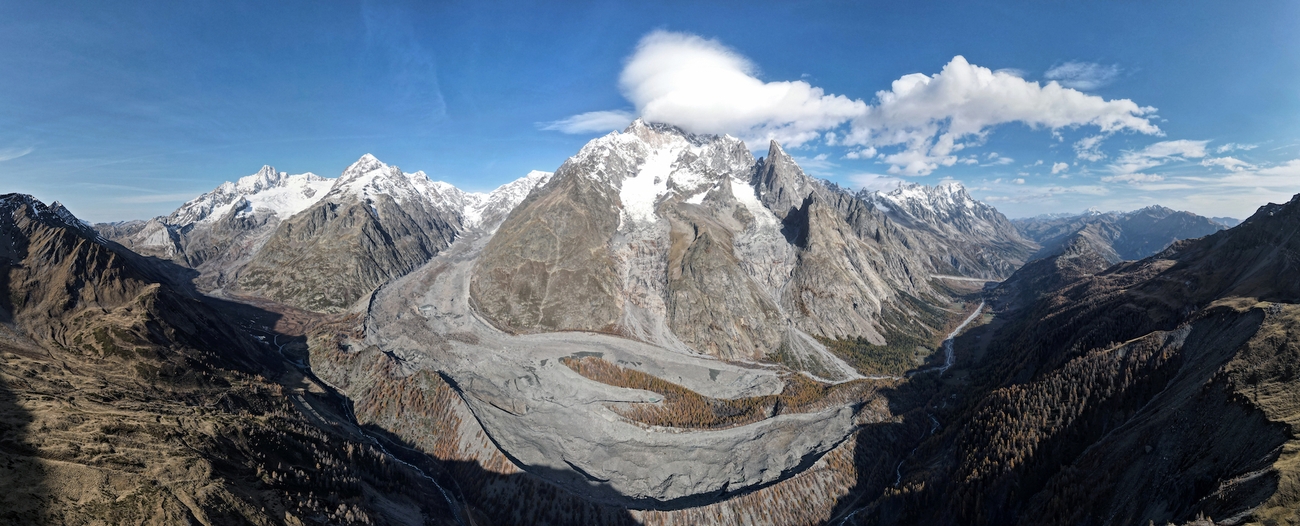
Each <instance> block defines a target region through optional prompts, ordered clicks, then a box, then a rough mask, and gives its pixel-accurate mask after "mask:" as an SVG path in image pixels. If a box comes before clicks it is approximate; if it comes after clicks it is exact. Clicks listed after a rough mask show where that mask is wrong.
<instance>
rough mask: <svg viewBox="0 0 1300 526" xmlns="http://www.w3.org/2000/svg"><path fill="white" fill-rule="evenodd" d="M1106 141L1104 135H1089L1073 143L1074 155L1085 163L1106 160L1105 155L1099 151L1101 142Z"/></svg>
mask: <svg viewBox="0 0 1300 526" xmlns="http://www.w3.org/2000/svg"><path fill="white" fill-rule="evenodd" d="M1103 140H1106V136H1105V135H1090V136H1088V137H1084V138H1082V139H1079V142H1076V143H1074V153H1075V155H1077V156H1078V157H1079V158H1080V159H1083V160H1085V161H1092V162H1096V161H1100V160H1102V159H1105V158H1106V154H1105V153H1103V152H1102V151H1101V141H1103Z"/></svg>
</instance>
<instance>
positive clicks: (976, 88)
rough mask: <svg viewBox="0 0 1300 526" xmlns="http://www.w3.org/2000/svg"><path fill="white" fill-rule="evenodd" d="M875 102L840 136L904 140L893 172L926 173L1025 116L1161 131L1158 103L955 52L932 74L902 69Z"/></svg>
mask: <svg viewBox="0 0 1300 526" xmlns="http://www.w3.org/2000/svg"><path fill="white" fill-rule="evenodd" d="M876 98H877V104H876V105H875V106H871V107H870V108H869V109H868V111H867V112H866V113H865V114H864V115H862V116H861V117H858V118H856V119H854V120H853V123H852V130H851V132H850V133H849V135H848V136H847V137H845V138H844V139H843V140H842V142H844V143H847V144H863V145H871V146H876V147H881V146H892V145H904V146H905V151H904V152H900V154H895V155H889V156H886V157H885V161H886V162H889V163H890V164H891V165H893V166H891V167H890V173H901V174H906V175H926V174H929V173H930V172H931V171H933V170H934V169H936V168H937V167H938V166H940V165H951V164H952V163H953V162H955V161H956V159H953V158H951V156H952V153H953V152H955V151H957V150H960V149H961V148H962V147H964V146H965V145H964V144H963V143H962V142H961V141H963V140H966V139H968V138H969V139H974V140H981V139H982V138H983V137H984V136H985V135H986V134H987V133H988V130H989V128H991V127H993V126H996V125H999V124H1006V123H1012V122H1019V123H1022V124H1025V125H1028V126H1030V127H1032V128H1048V129H1051V130H1057V129H1060V128H1067V127H1077V126H1096V127H1098V128H1099V129H1100V131H1101V132H1102V133H1107V134H1108V133H1114V132H1118V131H1134V132H1139V133H1145V134H1152V135H1158V134H1160V129H1159V128H1158V127H1157V126H1156V125H1155V124H1153V123H1151V121H1150V120H1149V119H1148V118H1147V117H1146V116H1147V115H1150V114H1153V113H1154V112H1155V108H1151V107H1143V106H1138V105H1137V104H1136V103H1134V102H1133V101H1131V100H1128V99H1117V100H1105V99H1102V98H1101V97H1097V96H1094V95H1088V94H1085V93H1083V92H1080V91H1077V90H1073V89H1069V88H1065V87H1062V86H1061V85H1060V84H1058V83H1055V82H1050V83H1048V84H1047V85H1040V84H1039V83H1037V82H1029V81H1026V80H1024V79H1022V78H1019V77H1016V76H1014V75H1010V74H1007V73H1005V72H994V71H992V70H990V69H988V68H984V67H980V66H976V65H973V64H971V63H969V62H967V61H966V59H965V58H963V57H961V56H957V57H954V58H953V59H952V61H950V62H949V63H948V64H947V65H945V66H944V67H943V70H942V71H940V72H939V73H936V74H935V75H934V76H928V75H925V74H921V73H913V74H910V75H904V76H903V77H902V78H899V79H898V80H896V81H894V82H893V85H892V88H891V89H890V90H888V91H881V92H878V93H877V94H876Z"/></svg>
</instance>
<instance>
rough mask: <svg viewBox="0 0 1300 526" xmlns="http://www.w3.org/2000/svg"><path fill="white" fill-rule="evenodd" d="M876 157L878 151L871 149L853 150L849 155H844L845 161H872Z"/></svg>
mask: <svg viewBox="0 0 1300 526" xmlns="http://www.w3.org/2000/svg"><path fill="white" fill-rule="evenodd" d="M875 156H876V149H875V148H870V147H867V148H862V149H860V150H852V151H850V152H849V153H846V154H844V158H845V159H870V158H872V157H875Z"/></svg>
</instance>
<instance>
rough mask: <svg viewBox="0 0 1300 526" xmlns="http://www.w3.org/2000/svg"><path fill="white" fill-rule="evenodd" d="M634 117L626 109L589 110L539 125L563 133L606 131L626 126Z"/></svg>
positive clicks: (544, 128)
mask: <svg viewBox="0 0 1300 526" xmlns="http://www.w3.org/2000/svg"><path fill="white" fill-rule="evenodd" d="M634 118H636V117H634V116H633V115H632V113H631V112H626V111H617V110H615V111H589V112H587V113H580V114H578V115H574V116H572V117H569V118H567V119H560V120H558V121H554V122H544V123H538V127H539V128H541V129H543V130H548V131H558V132H561V133H592V132H599V133H604V132H609V131H613V130H621V129H623V128H626V127H627V125H628V124H630V123H631V122H632V119H634Z"/></svg>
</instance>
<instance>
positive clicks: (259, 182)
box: [165, 166, 333, 226]
mask: <svg viewBox="0 0 1300 526" xmlns="http://www.w3.org/2000/svg"><path fill="white" fill-rule="evenodd" d="M332 183H333V181H332V180H330V179H325V178H323V177H321V176H318V175H316V174H313V173H310V172H308V173H302V174H296V175H290V174H288V173H285V172H278V171H276V169H275V168H273V167H271V166H263V167H262V169H261V170H258V171H257V173H255V174H253V175H248V176H244V177H241V178H239V180H237V181H233V182H231V181H227V182H225V183H222V184H221V185H220V186H218V187H217V188H215V189H214V190H212V191H211V192H208V193H205V194H203V195H200V196H198V197H196V198H194V199H192V200H190V201H189V202H187V203H185V204H184V205H181V207H180V208H177V209H176V211H175V212H172V213H171V215H169V216H168V217H167V218H166V220H165V222H166V223H167V224H170V225H178V226H184V225H189V224H193V223H200V222H211V221H216V220H217V219H220V218H221V217H223V216H225V215H226V214H227V213H229V212H230V211H231V210H234V209H235V208H236V207H239V208H241V209H242V210H246V211H247V212H249V213H255V212H257V211H267V212H271V213H274V214H275V215H276V216H278V217H280V218H281V219H285V218H288V217H289V216H292V215H293V214H296V213H298V212H301V211H302V210H304V209H306V208H307V207H309V206H311V205H312V204H314V203H315V202H316V201H319V200H320V199H321V197H323V196H324V195H325V192H326V191H327V190H328V189H329V187H330V184H332ZM241 213H242V212H241Z"/></svg>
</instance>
